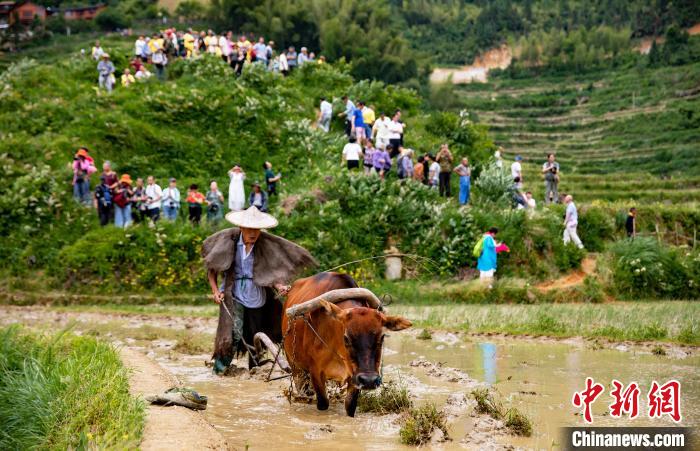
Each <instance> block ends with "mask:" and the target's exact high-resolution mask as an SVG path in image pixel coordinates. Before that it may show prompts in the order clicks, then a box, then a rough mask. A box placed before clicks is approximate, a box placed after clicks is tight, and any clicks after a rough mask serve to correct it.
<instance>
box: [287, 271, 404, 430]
mask: <svg viewBox="0 0 700 451" xmlns="http://www.w3.org/2000/svg"><path fill="white" fill-rule="evenodd" d="M356 287H357V284H356V283H355V281H354V280H353V279H352V277H350V276H348V275H347V274H339V273H320V274H316V275H315V276H312V277H307V278H305V279H299V280H297V281H296V282H295V283H294V285H293V286H292V289H291V290H290V291H289V295H288V296H287V302H286V303H285V309H288V308H290V307H292V306H294V305H298V304H302V303H304V302H305V301H308V300H310V299H313V298H315V297H317V296H319V295H321V294H323V293H327V292H329V291H331V290H336V289H342V288H356ZM305 317H306V319H307V320H308V322H309V324H310V326H309V325H308V324H306V322H304V320H303V319H302V318H297V319H295V320H294V321H293V323H292V325H291V329H288V327H289V319H288V318H287V316H286V315H284V317H283V319H282V331H283V332H286V331H288V333H287V334H286V336H285V339H284V350H285V353H286V355H287V358H288V359H289V363H290V366H291V367H292V372H293V373H294V374H299V373H300V372H303V371H307V372H308V373H309V375H310V376H311V383H312V384H313V387H314V391H315V392H316V406H317V407H318V409H319V410H326V409H328V397H327V396H326V381H327V380H334V381H337V382H339V383H341V384H346V386H347V395H346V397H345V412H347V414H348V415H349V416H351V417H352V416H355V408H356V407H357V398H358V395H359V394H360V390H361V389H366V390H373V389H375V388H377V387H378V386H379V385H380V384H381V377H380V374H379V365H380V364H381V360H382V343H383V342H384V328H386V329H389V330H403V329H406V328H407V327H410V326H411V322H410V321H408V320H407V319H405V318H402V317H400V316H388V315H384V314H383V313H381V312H380V311H378V310H376V309H374V308H368V304H367V301H365V300H357V299H348V300H343V301H339V302H338V303H337V304H333V303H330V302H326V301H321V308H319V309H317V310H314V311H311V312H309V313H306V314H305ZM312 328H313V330H312ZM314 331H315V332H314ZM316 334H318V335H316Z"/></svg>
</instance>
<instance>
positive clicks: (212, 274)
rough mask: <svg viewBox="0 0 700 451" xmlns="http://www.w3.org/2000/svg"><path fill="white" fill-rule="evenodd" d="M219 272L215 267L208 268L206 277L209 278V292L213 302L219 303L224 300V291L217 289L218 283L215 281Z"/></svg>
mask: <svg viewBox="0 0 700 451" xmlns="http://www.w3.org/2000/svg"><path fill="white" fill-rule="evenodd" d="M218 276H219V273H218V272H216V270H215V269H210V270H209V271H207V279H208V280H209V287H210V288H211V294H212V297H213V298H214V302H216V303H217V304H220V303H221V301H223V300H224V293H222V292H221V291H219V284H218V283H217V278H218Z"/></svg>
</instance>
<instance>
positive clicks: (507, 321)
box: [391, 301, 700, 345]
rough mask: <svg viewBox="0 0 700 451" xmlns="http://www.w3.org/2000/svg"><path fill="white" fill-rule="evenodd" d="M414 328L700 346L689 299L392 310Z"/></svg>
mask: <svg viewBox="0 0 700 451" xmlns="http://www.w3.org/2000/svg"><path fill="white" fill-rule="evenodd" d="M391 312H392V314H398V315H404V316H406V317H408V318H410V319H411V321H413V326H414V327H429V328H431V329H433V330H434V329H447V330H455V331H463V332H470V333H505V334H512V335H537V336H552V337H574V336H580V337H585V338H598V337H600V338H606V339H610V340H613V341H626V340H630V341H668V342H675V343H685V344H693V345H697V344H700V304H698V303H697V302H692V301H687V302H686V301H653V302H625V303H623V302H615V303H608V304H546V305H545V304H537V305H454V304H442V305H404V304H396V305H394V306H392V307H391Z"/></svg>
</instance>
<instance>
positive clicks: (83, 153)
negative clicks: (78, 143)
mask: <svg viewBox="0 0 700 451" xmlns="http://www.w3.org/2000/svg"><path fill="white" fill-rule="evenodd" d="M75 156H76V157H87V156H88V153H87V150H85V149H83V148H82V147H81V148H80V149H78V152H77V153H76V154H75Z"/></svg>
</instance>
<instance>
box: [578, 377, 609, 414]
mask: <svg viewBox="0 0 700 451" xmlns="http://www.w3.org/2000/svg"><path fill="white" fill-rule="evenodd" d="M603 390H605V387H603V385H602V384H598V383H595V382H594V381H593V378H591V377H587V378H586V389H585V390H583V391H582V392H576V393H574V398H573V399H572V400H571V402H572V403H573V404H574V407H579V408H580V407H583V419H584V420H586V423H592V422H593V417H592V416H591V404H593V402H594V401H595V400H596V398H598V396H600V394H601V393H603Z"/></svg>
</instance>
